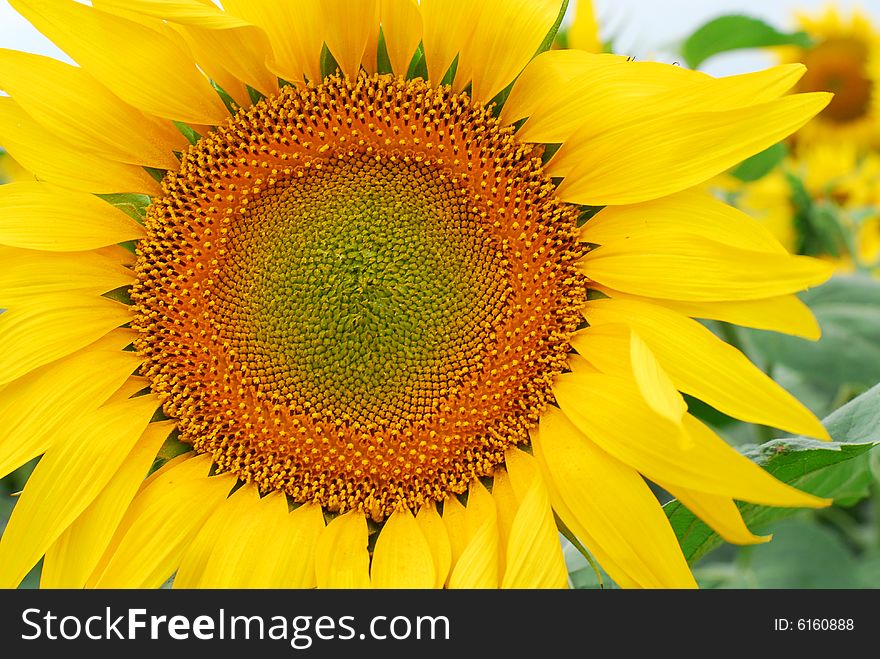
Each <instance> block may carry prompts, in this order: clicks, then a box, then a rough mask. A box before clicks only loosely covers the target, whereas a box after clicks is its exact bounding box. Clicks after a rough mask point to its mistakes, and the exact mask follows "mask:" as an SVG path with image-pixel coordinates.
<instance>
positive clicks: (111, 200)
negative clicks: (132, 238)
mask: <svg viewBox="0 0 880 659" xmlns="http://www.w3.org/2000/svg"><path fill="white" fill-rule="evenodd" d="M95 196H97V197H100V198H101V199H103V200H104V201H106V202H107V203H108V204H111V205H112V206H115V207H116V208H118V209H119V210H121V211H122V212H123V213H125V214H126V215H128V216H129V217H130V218H132V219H133V220H134V221H135V222H137V223H138V224H143V223H144V220H145V219H146V217H147V207H149V205H150V204H151V203H152V201H153V200H152V198H151V197H150V196H149V195H145V194H137V193H130V192H123V193H114V194H99V195H95Z"/></svg>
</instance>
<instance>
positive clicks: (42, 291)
mask: <svg viewBox="0 0 880 659" xmlns="http://www.w3.org/2000/svg"><path fill="white" fill-rule="evenodd" d="M3 187H6V186H3ZM0 259H2V263H3V268H0V308H7V309H14V308H16V307H19V306H28V305H31V304H33V300H35V299H38V298H40V297H41V296H45V295H53V294H59V293H69V292H78V293H80V294H86V293H91V294H94V295H100V294H102V293H106V292H108V291H112V290H113V289H115V288H119V287H121V286H127V285H129V284H131V283H132V282H134V275H133V274H132V272H131V270H130V269H128V268H126V267H124V265H122V264H121V263H120V262H119V260H118V259H116V258H111V257H108V256H106V255H105V254H101V253H98V252H96V251H90V252H64V253H58V252H54V253H46V252H40V251H35V250H25V249H17V248H15V247H5V246H2V245H0Z"/></svg>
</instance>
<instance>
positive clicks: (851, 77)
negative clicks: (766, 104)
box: [780, 5, 880, 147]
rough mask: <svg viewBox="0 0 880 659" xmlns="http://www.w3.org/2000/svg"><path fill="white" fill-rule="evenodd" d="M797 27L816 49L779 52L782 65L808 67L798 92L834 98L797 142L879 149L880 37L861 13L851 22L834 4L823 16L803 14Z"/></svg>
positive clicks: (798, 86) (799, 134)
mask: <svg viewBox="0 0 880 659" xmlns="http://www.w3.org/2000/svg"><path fill="white" fill-rule="evenodd" d="M797 22H798V24H799V26H800V28H801V29H802V30H803V31H804V32H806V34H807V35H808V36H809V37H810V38H811V39H812V44H811V45H810V46H808V47H805V48H795V47H786V48H782V49H780V54H781V59H782V60H783V61H786V62H802V63H803V64H805V65H806V66H807V73H806V75H805V76H804V77H803V78H801V79H800V81H799V82H798V84H797V85H796V90H797V91H800V92H812V91H829V92H833V93H834V98H833V99H832V101H831V102H830V103H829V104H828V106H827V107H826V108H825V109H824V110H823V111H822V112H821V113H820V114H819V116H818V117H816V118H815V119H814V120H813V121H811V122H810V123H808V124H807V125H806V126H805V127H804V128H803V129H802V130H800V131H799V132H798V133H797V135H796V136H795V137H796V139H797V141H799V142H804V143H807V144H809V143H814V142H817V141H818V142H827V143H835V142H839V141H841V140H845V141H849V142H851V143H853V144H856V145H859V146H862V147H869V146H878V145H880V90H878V84H880V32H878V31H877V30H876V29H875V27H874V26H873V25H872V24H871V21H870V19H869V18H868V17H867V16H866V15H865V14H864V13H862V12H861V11H859V10H858V9H853V11H852V12H851V14H850V15H849V16H848V17H847V16H844V15H842V14H841V12H840V11H839V10H838V9H837V8H836V7H835V6H834V5H828V6H827V7H826V8H825V10H824V11H823V12H822V13H821V14H818V15H810V14H805V13H801V14H798V15H797Z"/></svg>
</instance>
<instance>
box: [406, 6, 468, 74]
mask: <svg viewBox="0 0 880 659" xmlns="http://www.w3.org/2000/svg"><path fill="white" fill-rule="evenodd" d="M419 10H420V11H421V13H422V25H423V32H422V46H423V47H424V50H425V65H426V66H427V69H428V81H429V82H430V83H431V84H432V85H439V84H440V81H441V80H443V76H444V75H446V72H447V71H448V70H449V67H450V66H451V65H452V62H453V61H454V60H455V57H456V56H457V55H458V54H459V52H460V51H461V50H462V49H463V48H464V47H465V45H466V44H467V43H468V42H469V41H470V39H471V35H473V33H474V28H475V27H476V21H477V18H478V17H479V12H480V11H481V9H480V4H479V3H477V2H471V1H470V0H421V1H420V2H419ZM459 68H461V69H463V68H464V67H462V66H460V67H459ZM456 78H457V79H458V80H461V79H462V78H461V77H459V76H456Z"/></svg>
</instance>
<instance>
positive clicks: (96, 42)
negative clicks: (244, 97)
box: [10, 0, 229, 192]
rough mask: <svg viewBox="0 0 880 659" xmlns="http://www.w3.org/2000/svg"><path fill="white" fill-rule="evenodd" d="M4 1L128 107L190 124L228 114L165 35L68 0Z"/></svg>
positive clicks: (193, 67)
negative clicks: (127, 104)
mask: <svg viewBox="0 0 880 659" xmlns="http://www.w3.org/2000/svg"><path fill="white" fill-rule="evenodd" d="M10 4H11V5H12V6H13V7H14V8H15V9H16V10H17V11H18V12H19V13H21V14H22V15H24V17H25V18H27V19H28V21H29V22H30V23H31V24H32V25H34V26H35V27H36V28H37V29H38V30H40V32H42V33H43V34H45V35H46V36H47V37H49V39H51V40H52V41H53V42H54V43H55V44H57V45H58V46H59V47H60V48H61V49H62V50H64V51H65V52H66V53H67V54H68V55H70V56H71V57H72V58H73V59H74V60H75V61H76V62H78V63H79V64H80V65H81V66H82V67H83V68H84V69H85V70H86V71H87V72H88V73H90V74H91V75H92V76H94V77H95V78H96V79H97V80H98V81H99V82H101V83H103V84H104V85H105V86H106V87H108V88H109V89H110V90H111V91H113V93H114V94H116V95H117V96H119V97H120V98H121V99H122V100H124V101H127V102H128V103H130V104H131V105H133V106H134V107H136V108H139V109H141V110H143V111H144V112H148V113H150V114H154V115H156V116H158V117H164V118H165V119H172V120H176V121H183V122H188V123H196V124H217V123H219V122H220V121H222V120H223V119H224V118H226V117H228V116H229V114H228V112H227V111H226V108H225V107H224V105H223V103H222V101H221V100H220V97H219V96H218V95H217V93H216V92H215V91H214V90H213V89H212V88H211V86H210V84H209V83H208V79H207V78H206V77H205V76H203V75H202V74H201V73H200V72H199V70H198V69H197V68H196V66H195V64H194V63H193V61H192V59H191V58H190V57H189V56H188V54H187V53H186V51H185V50H183V49H182V48H181V47H180V46H179V45H178V44H177V43H175V41H174V40H172V39H170V38H168V36H166V34H163V33H162V32H159V31H156V30H154V29H151V28H150V27H147V26H146V25H144V24H143V23H138V22H135V21H131V20H128V19H126V18H122V17H121V16H114V15H112V14H108V13H105V12H102V11H99V10H97V9H93V8H92V7H88V6H86V5H82V4H79V3H77V2H74V1H73V0H11V2H10ZM120 191H121V190H116V192H120Z"/></svg>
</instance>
